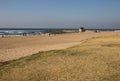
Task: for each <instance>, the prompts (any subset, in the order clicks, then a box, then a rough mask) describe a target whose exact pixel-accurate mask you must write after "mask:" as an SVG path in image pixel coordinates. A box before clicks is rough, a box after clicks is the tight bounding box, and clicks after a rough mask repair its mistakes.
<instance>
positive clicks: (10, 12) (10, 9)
mask: <svg viewBox="0 0 120 81" xmlns="http://www.w3.org/2000/svg"><path fill="white" fill-rule="evenodd" d="M81 26H83V27H86V28H119V29H120V0H0V27H7V28H9V27H19V28H20V27H25V28H26V27H35V28H38V27H40V28H77V27H81Z"/></svg>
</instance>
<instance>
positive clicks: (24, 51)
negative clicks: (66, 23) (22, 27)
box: [0, 32, 115, 62]
mask: <svg viewBox="0 0 120 81" xmlns="http://www.w3.org/2000/svg"><path fill="white" fill-rule="evenodd" d="M110 34H115V33H113V32H101V33H94V32H85V33H71V34H59V35H51V36H27V37H6V38H0V62H3V61H8V60H14V59H18V58H21V57H25V56H28V55H32V54H35V53H37V52H39V51H48V50H56V49H65V48H68V47H72V46H74V45H77V44H80V43H81V42H82V41H84V40H86V39H90V38H93V37H98V36H105V35H110Z"/></svg>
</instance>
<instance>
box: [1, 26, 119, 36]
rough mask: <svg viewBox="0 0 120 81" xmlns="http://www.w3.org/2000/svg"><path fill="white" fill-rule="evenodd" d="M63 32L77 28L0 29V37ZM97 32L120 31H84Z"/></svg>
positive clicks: (76, 29)
mask: <svg viewBox="0 0 120 81" xmlns="http://www.w3.org/2000/svg"><path fill="white" fill-rule="evenodd" d="M63 30H75V31H78V30H79V28H0V37H15V36H31V35H42V34H48V33H54V34H57V33H63V32H62V31H63ZM86 30H99V31H115V32H120V29H86Z"/></svg>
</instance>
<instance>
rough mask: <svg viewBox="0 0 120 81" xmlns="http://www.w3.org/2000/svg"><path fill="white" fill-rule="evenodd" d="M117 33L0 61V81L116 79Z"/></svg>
mask: <svg viewBox="0 0 120 81" xmlns="http://www.w3.org/2000/svg"><path fill="white" fill-rule="evenodd" d="M119 50H120V35H115V36H107V37H98V38H93V39H91V40H88V41H86V42H84V43H82V44H80V45H77V46H74V47H71V48H68V49H65V50H51V51H46V52H39V53H37V54H34V55H31V56H27V57H24V58H20V59H17V60H13V61H8V62H3V63H0V81H87V80H88V81H119V80H120V51H119Z"/></svg>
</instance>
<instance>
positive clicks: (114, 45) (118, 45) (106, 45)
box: [102, 44, 120, 47]
mask: <svg viewBox="0 0 120 81" xmlns="http://www.w3.org/2000/svg"><path fill="white" fill-rule="evenodd" d="M102 46H103V47H120V44H104V45H102Z"/></svg>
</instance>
